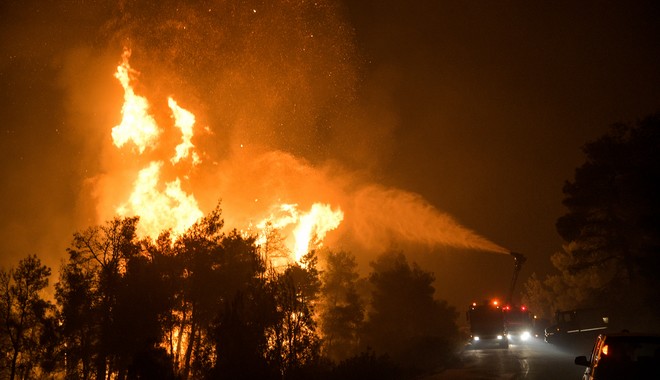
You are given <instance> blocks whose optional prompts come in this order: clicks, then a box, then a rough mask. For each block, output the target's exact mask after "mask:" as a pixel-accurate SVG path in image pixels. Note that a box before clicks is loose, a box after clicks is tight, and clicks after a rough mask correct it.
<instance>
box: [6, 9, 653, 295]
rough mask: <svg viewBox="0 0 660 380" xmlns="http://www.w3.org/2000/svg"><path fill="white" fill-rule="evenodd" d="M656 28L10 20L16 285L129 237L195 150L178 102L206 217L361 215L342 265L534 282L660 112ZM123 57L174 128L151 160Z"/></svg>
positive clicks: (135, 16)
mask: <svg viewBox="0 0 660 380" xmlns="http://www.w3.org/2000/svg"><path fill="white" fill-rule="evenodd" d="M657 19H658V8H657V6H655V5H652V4H651V3H646V2H639V3H634V4H629V3H625V4H624V3H621V4H619V3H616V2H610V3H605V4H601V5H600V6H599V7H597V9H596V8H594V7H592V6H590V5H588V4H584V3H571V5H570V6H564V5H561V6H558V5H555V4H554V3H553V4H544V5H540V4H536V3H530V2H525V1H521V2H515V1H514V2H513V3H511V6H507V7H503V6H502V5H501V4H492V5H491V4H489V3H483V2H469V1H468V2H458V3H457V2H451V1H446V2H445V1H419V2H408V1H396V0H382V1H381V0H379V1H376V0H364V1H359V2H353V1H345V2H341V1H314V2H303V1H300V2H298V1H265V0H263V1H259V0H248V1H240V2H236V1H216V0H209V1H189V2H180V1H174V0H165V1H158V2H155V1H110V0H106V1H103V0H102V1H94V2H79V1H36V0H26V1H14V0H8V1H3V2H2V3H1V4H0V47H1V49H2V50H1V52H2V55H0V83H1V85H2V87H1V88H2V91H0V106H1V107H2V108H1V109H2V113H1V116H2V129H0V133H1V134H0V158H1V160H2V161H1V162H2V166H1V167H0V177H1V178H2V179H3V183H2V184H3V193H2V202H1V203H0V216H1V217H2V223H1V224H0V241H2V242H3V244H2V246H1V247H0V249H2V251H1V252H0V265H2V266H8V265H13V264H14V263H16V262H17V261H18V260H19V259H20V258H22V257H24V256H26V255H27V254H30V253H36V254H39V255H40V256H41V257H42V258H43V259H44V262H45V263H46V264H48V265H49V266H51V267H53V268H54V269H56V268H57V267H58V266H59V262H60V259H61V258H63V257H64V256H65V255H66V252H65V249H66V247H67V246H68V244H69V242H70V240H71V235H72V233H73V232H75V231H77V230H81V229H83V228H86V227H88V226H91V225H95V224H97V223H100V222H102V221H104V220H106V219H108V218H110V217H112V216H113V215H114V213H115V210H116V207H117V206H119V205H121V204H123V203H125V202H126V200H127V199H128V197H129V195H130V193H131V187H132V185H133V183H134V181H135V176H136V173H137V172H138V171H139V170H141V169H143V168H145V167H146V166H147V165H148V164H149V163H150V162H152V161H155V160H159V161H164V162H168V161H167V160H169V158H170V157H171V155H172V152H173V149H174V147H175V145H176V144H177V143H178V141H179V139H180V133H179V132H178V131H177V130H176V129H175V128H174V127H173V121H172V117H171V112H170V110H169V108H168V100H167V99H168V97H172V98H173V99H174V100H175V101H176V102H177V103H178V104H179V105H180V106H181V107H183V108H184V109H186V110H188V111H190V112H192V113H193V114H195V116H196V123H195V127H194V128H195V131H194V132H195V135H194V137H193V140H192V142H193V143H194V144H195V146H196V149H197V151H198V152H199V153H200V158H201V160H202V163H201V164H200V165H197V166H194V167H193V166H190V165H185V164H178V165H164V166H163V172H162V173H161V175H162V177H161V181H162V182H169V181H172V180H174V179H175V178H181V180H182V189H183V190H184V191H186V192H188V193H190V194H194V195H195V197H196V198H197V200H198V202H199V206H200V208H201V209H202V211H204V212H207V211H209V210H210V209H211V208H212V207H214V206H215V204H216V203H217V202H218V200H219V199H220V200H221V202H222V203H221V207H222V209H223V214H224V217H225V220H226V225H227V226H228V227H237V228H242V225H244V224H249V223H254V222H255V221H257V220H258V218H260V217H262V216H263V215H267V214H268V213H269V212H271V210H270V206H271V204H272V203H274V202H282V203H296V204H298V205H299V207H300V208H301V209H308V208H309V206H310V205H311V204H312V203H313V202H324V203H328V204H330V205H331V206H332V207H341V208H342V210H343V211H344V221H343V222H342V224H341V225H340V226H339V228H338V229H337V230H335V231H331V232H330V233H329V234H328V235H327V238H326V241H327V245H330V246H333V245H334V246H336V247H339V248H343V249H350V250H354V252H355V253H356V254H360V253H362V252H364V253H362V254H363V256H365V257H363V259H362V260H360V261H361V263H363V264H365V263H366V262H368V260H369V259H370V257H371V256H372V255H373V254H375V253H377V252H378V251H381V250H383V249H390V248H392V247H406V248H407V247H408V245H409V244H412V245H414V246H419V247H421V246H424V247H423V248H420V251H419V252H423V253H421V254H420V253H419V252H415V253H414V254H419V255H418V256H417V257H416V259H417V260H418V261H421V260H428V265H430V266H433V269H438V268H439V269H438V270H436V273H439V275H438V279H439V280H443V279H445V278H446V279H447V280H446V281H447V282H446V283H444V284H445V285H446V286H453V287H454V289H456V288H459V287H461V288H465V289H467V288H470V289H471V290H470V291H471V292H473V293H477V294H485V290H484V289H486V288H493V287H495V288H498V289H499V288H506V287H507V282H508V279H509V278H508V276H509V274H510V271H511V264H512V263H511V261H510V260H509V259H508V258H506V259H502V257H504V255H499V254H498V255H494V254H488V253H486V254H483V252H462V251H464V250H465V249H468V250H478V251H489V252H494V253H505V252H506V251H508V249H505V248H503V247H507V248H508V247H511V248H513V249H515V250H516V251H520V252H524V253H525V254H528V253H529V256H528V259H529V260H528V261H527V263H526V267H525V268H524V270H523V273H521V280H520V281H521V283H522V282H523V281H524V276H526V275H527V274H529V273H531V272H532V271H539V272H541V273H543V272H547V271H548V270H549V269H548V268H549V267H550V266H549V265H548V262H549V261H548V257H549V256H550V254H552V253H553V252H554V251H555V250H557V249H559V247H560V245H561V240H560V239H559V237H558V236H557V234H556V233H555V230H554V223H555V221H556V219H557V217H559V216H560V215H561V214H562V213H563V212H564V209H563V208H562V205H561V198H562V194H561V187H562V184H563V182H564V181H565V180H566V179H567V178H570V177H571V174H572V173H573V170H574V168H575V167H577V166H578V165H579V164H580V163H581V162H582V156H581V154H580V150H579V148H580V146H582V145H583V144H584V143H585V142H586V141H588V140H590V139H593V138H595V137H597V136H599V135H601V134H602V133H603V132H604V131H605V130H606V128H607V126H608V125H609V124H611V123H613V122H617V121H624V122H625V121H630V120H634V119H635V118H638V117H641V116H643V115H645V114H648V113H650V112H653V111H656V110H657V99H660V93H658V91H660V90H659V89H660V85H659V84H660V72H659V71H658V70H657V67H658V66H659V65H660V62H659V59H660V58H659V56H658V55H657V54H656V53H655V52H656V51H657V48H656V46H657V36H658V35H660V33H658V23H657V22H656V20H657ZM124 48H129V49H131V52H132V55H131V58H130V62H131V66H132V67H133V68H135V69H136V70H137V71H139V74H138V75H137V76H136V80H135V91H136V93H137V94H139V95H141V96H144V97H145V98H147V99H148V100H149V102H150V113H151V114H152V115H153V117H154V119H155V120H156V122H157V123H158V125H159V126H160V127H161V128H162V130H163V134H162V136H161V139H160V140H159V146H158V147H157V149H153V150H147V151H145V153H144V154H143V155H138V154H136V153H135V151H134V150H133V147H131V146H130V144H128V145H126V146H124V147H122V148H121V149H117V148H116V147H115V146H114V145H113V144H112V139H111V130H112V128H113V127H114V126H116V125H117V124H119V123H120V121H121V114H120V113H119V112H120V110H121V107H122V100H123V89H122V87H121V85H120V84H119V82H118V81H117V79H116V78H114V76H113V74H114V72H115V70H116V68H117V65H118V64H120V63H121V57H122V53H123V50H124ZM622 94H623V95H622ZM466 227H467V228H466ZM486 238H490V239H493V241H495V242H496V243H494V242H493V241H489V240H487V239H486ZM444 244H449V245H450V246H451V247H456V248H446V247H444V246H443V245H444ZM456 252H460V253H461V254H460V255H458V254H455V253H456ZM498 265H499V267H498ZM470 273H472V275H471V274H470ZM475 273H476V274H475ZM485 273H488V274H485ZM503 273H505V274H506V275H503ZM452 276H455V277H452ZM461 276H462V277H464V278H458V277H461ZM484 276H491V277H488V278H487V279H486V280H484V281H482V278H484ZM498 279H499V280H498ZM460 281H464V282H460ZM495 281H502V282H503V286H501V287H500V286H497V285H494V284H495ZM477 283H478V286H480V287H481V288H475V286H477ZM457 284H458V285H457ZM469 298H471V297H469ZM457 302H463V301H460V300H458V301H457Z"/></svg>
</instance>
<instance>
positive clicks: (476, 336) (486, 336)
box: [466, 252, 532, 348]
mask: <svg viewBox="0 0 660 380" xmlns="http://www.w3.org/2000/svg"><path fill="white" fill-rule="evenodd" d="M509 254H510V255H511V256H513V260H514V267H513V277H512V279H511V286H510V287H509V293H508V297H507V302H506V304H505V305H501V304H500V302H499V301H497V300H491V301H484V302H482V303H480V304H478V303H476V302H473V303H472V304H471V305H470V307H469V308H468V311H467V314H466V317H467V320H468V323H469V325H470V343H471V344H472V346H473V347H478V346H485V345H497V346H499V347H502V348H508V347H509V341H510V340H517V341H524V340H527V339H529V338H530V337H531V332H532V317H531V313H530V312H529V310H527V308H526V307H525V306H512V302H511V301H512V298H513V291H514V289H515V286H516V282H517V280H518V274H519V273H520V269H521V268H522V265H523V264H524V263H525V261H526V258H525V256H523V255H522V254H520V253H515V252H510V253H509Z"/></svg>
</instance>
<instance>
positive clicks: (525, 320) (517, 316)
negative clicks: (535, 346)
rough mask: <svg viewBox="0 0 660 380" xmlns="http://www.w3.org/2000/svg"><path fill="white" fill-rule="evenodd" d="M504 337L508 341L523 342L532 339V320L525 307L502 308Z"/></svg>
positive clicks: (510, 306) (509, 306)
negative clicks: (505, 336) (504, 328)
mask: <svg viewBox="0 0 660 380" xmlns="http://www.w3.org/2000/svg"><path fill="white" fill-rule="evenodd" d="M502 311H503V313H504V325H505V327H506V335H507V337H508V338H509V340H510V341H515V342H525V341H527V340H529V339H530V338H531V337H532V332H533V330H534V318H533V317H532V314H531V313H530V312H529V310H528V309H527V306H525V305H520V306H512V305H506V306H504V307H503V308H502Z"/></svg>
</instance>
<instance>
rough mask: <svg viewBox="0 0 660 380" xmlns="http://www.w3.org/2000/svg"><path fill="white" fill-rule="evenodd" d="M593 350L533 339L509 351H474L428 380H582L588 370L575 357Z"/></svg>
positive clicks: (466, 352)
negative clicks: (575, 360)
mask: <svg viewBox="0 0 660 380" xmlns="http://www.w3.org/2000/svg"><path fill="white" fill-rule="evenodd" d="M588 354H589V348H588V347H587V348H586V351H585V349H584V348H583V347H582V348H576V349H572V350H561V349H558V348H557V347H555V346H553V345H551V344H547V343H545V342H543V340H539V339H533V340H531V341H529V342H525V343H524V344H511V345H510V346H509V349H502V348H485V349H471V348H470V347H469V346H468V347H466V349H465V350H464V351H463V352H462V353H461V356H460V360H459V362H458V363H457V364H456V365H455V366H453V367H454V368H449V369H446V370H444V371H442V372H441V373H437V374H434V375H433V376H430V377H427V378H425V379H424V380H446V379H457V380H472V379H488V380H491V379H497V380H500V379H502V380H509V379H516V380H519V379H528V380H561V379H575V380H578V379H581V376H582V373H583V372H584V367H580V366H577V365H575V364H574V363H573V360H574V359H575V356H577V355H588Z"/></svg>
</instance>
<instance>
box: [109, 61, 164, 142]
mask: <svg viewBox="0 0 660 380" xmlns="http://www.w3.org/2000/svg"><path fill="white" fill-rule="evenodd" d="M130 56H131V52H130V50H124V54H123V55H122V63H121V65H119V66H118V67H117V72H116V73H115V78H117V79H119V82H120V83H121V86H122V87H123V88H124V105H123V106H122V109H121V114H122V120H121V123H120V124H119V125H117V126H116V127H114V128H112V140H113V142H114V144H115V145H116V146H117V147H119V148H121V147H122V146H124V144H126V143H127V142H129V141H132V142H133V143H134V144H135V145H136V146H137V148H138V151H139V152H140V154H142V153H143V152H144V150H145V148H146V147H147V146H151V145H153V144H154V142H155V141H156V139H158V136H159V135H160V129H159V128H158V125H157V124H156V120H155V119H154V118H153V117H152V116H151V115H150V114H149V102H147V99H146V98H144V97H142V96H138V95H136V94H135V91H134V90H133V87H131V76H134V75H136V74H137V72H136V71H135V70H133V69H132V68H131V66H130V65H129V64H128V59H129V58H130Z"/></svg>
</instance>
